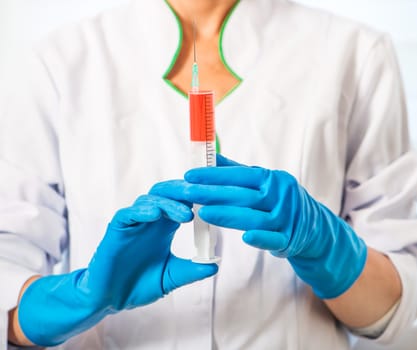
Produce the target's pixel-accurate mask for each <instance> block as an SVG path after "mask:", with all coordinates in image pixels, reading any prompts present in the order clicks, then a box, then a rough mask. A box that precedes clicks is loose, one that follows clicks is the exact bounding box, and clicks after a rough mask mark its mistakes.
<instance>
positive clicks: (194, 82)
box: [191, 20, 200, 91]
mask: <svg viewBox="0 0 417 350" xmlns="http://www.w3.org/2000/svg"><path fill="white" fill-rule="evenodd" d="M196 36H197V27H196V24H195V20H193V51H194V52H193V53H194V62H193V69H192V76H191V89H192V90H194V91H198V89H199V87H200V82H199V79H198V65H197V49H196V43H195V42H196Z"/></svg>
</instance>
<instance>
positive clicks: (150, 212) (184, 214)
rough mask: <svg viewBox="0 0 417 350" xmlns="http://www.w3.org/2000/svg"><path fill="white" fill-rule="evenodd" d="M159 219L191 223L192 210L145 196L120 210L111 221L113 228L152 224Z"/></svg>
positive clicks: (178, 204)
mask: <svg viewBox="0 0 417 350" xmlns="http://www.w3.org/2000/svg"><path fill="white" fill-rule="evenodd" d="M161 217H165V218H168V219H170V220H172V221H175V222H177V223H183V222H188V221H191V220H192V218H193V213H192V210H191V209H190V208H189V207H188V206H187V205H185V204H183V203H180V202H177V201H174V200H171V199H168V198H163V197H158V196H150V195H145V196H141V197H139V198H138V199H137V200H136V201H135V203H134V204H133V205H132V206H131V207H128V208H124V209H120V210H119V211H118V212H117V213H116V214H115V216H114V217H113V219H112V222H111V225H112V226H113V227H126V226H132V225H136V224H138V223H147V222H154V221H157V220H159V219H160V218H161Z"/></svg>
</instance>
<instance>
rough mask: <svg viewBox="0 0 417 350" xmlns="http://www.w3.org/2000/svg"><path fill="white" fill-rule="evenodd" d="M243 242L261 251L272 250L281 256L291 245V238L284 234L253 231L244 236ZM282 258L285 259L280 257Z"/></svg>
mask: <svg viewBox="0 0 417 350" xmlns="http://www.w3.org/2000/svg"><path fill="white" fill-rule="evenodd" d="M242 239H243V241H244V242H245V243H246V244H249V245H250V246H252V247H256V248H259V249H265V250H271V251H274V252H276V254H279V252H285V251H286V249H287V248H288V246H289V244H290V237H288V236H287V235H286V234H285V233H282V232H273V231H264V230H251V231H247V232H245V233H244V234H243V236H242ZM278 256H280V257H284V256H281V255H278Z"/></svg>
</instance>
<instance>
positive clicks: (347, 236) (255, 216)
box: [151, 156, 367, 299]
mask: <svg viewBox="0 0 417 350" xmlns="http://www.w3.org/2000/svg"><path fill="white" fill-rule="evenodd" d="M217 163H218V165H220V166H218V167H208V168H199V169H192V170H190V171H188V172H187V173H186V174H185V181H182V180H173V181H167V182H162V183H159V184H157V185H155V186H154V187H153V188H152V190H151V193H154V194H159V195H163V196H166V197H169V198H173V199H177V200H185V201H189V202H193V203H198V204H202V205H203V207H202V208H201V209H200V211H199V215H200V217H201V218H202V219H203V220H205V221H207V222H208V223H210V224H213V225H218V226H223V227H228V228H233V229H238V230H244V231H246V232H245V233H244V234H243V241H244V242H246V243H247V244H249V245H251V246H253V247H257V248H260V249H266V250H269V251H271V253H272V254H273V255H275V256H277V257H281V258H288V260H289V262H290V263H291V265H292V266H293V268H294V270H295V272H296V273H297V275H298V276H299V277H300V278H301V279H302V280H304V281H305V282H306V283H308V284H309V285H311V286H312V288H313V290H314V292H315V294H316V295H317V296H318V297H320V298H323V299H327V298H334V297H337V296H339V295H340V294H342V293H343V292H345V291H346V290H347V289H348V288H349V287H350V286H351V285H352V284H353V283H354V282H355V280H356V279H357V278H358V277H359V275H360V274H361V272H362V270H363V268H364V265H365V261H366V256H367V247H366V245H365V243H364V242H363V240H362V239H361V238H359V237H358V236H357V235H356V234H355V232H354V231H353V229H352V228H351V227H350V226H349V225H348V224H347V223H346V222H345V221H343V220H342V219H341V218H339V217H338V216H336V215H334V214H333V213H332V212H331V211H330V210H329V209H327V208H326V207H325V206H324V205H323V204H320V203H318V202H317V201H315V200H314V199H313V198H312V197H311V196H310V195H309V194H308V193H307V191H306V190H305V189H304V188H303V187H301V186H300V185H299V184H298V183H297V180H296V179H295V178H294V177H293V176H291V175H290V174H288V173H286V172H284V171H273V170H268V169H263V168H259V167H248V166H242V165H238V163H235V162H233V161H230V160H228V159H226V158H224V157H221V156H218V158H217Z"/></svg>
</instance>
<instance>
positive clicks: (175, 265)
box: [162, 255, 219, 294]
mask: <svg viewBox="0 0 417 350" xmlns="http://www.w3.org/2000/svg"><path fill="white" fill-rule="evenodd" d="M218 269H219V267H218V266H217V265H216V264H196V263H193V262H192V261H191V260H186V259H181V258H177V257H176V256H174V255H171V256H170V258H169V259H168V262H167V266H166V268H165V273H164V276H163V279H162V288H163V290H164V293H165V294H168V293H169V292H171V291H173V290H174V289H176V288H179V287H182V286H185V285H186V284H190V283H193V282H196V281H199V280H202V279H204V278H207V277H210V276H213V275H215V274H216V273H217V271H218Z"/></svg>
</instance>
